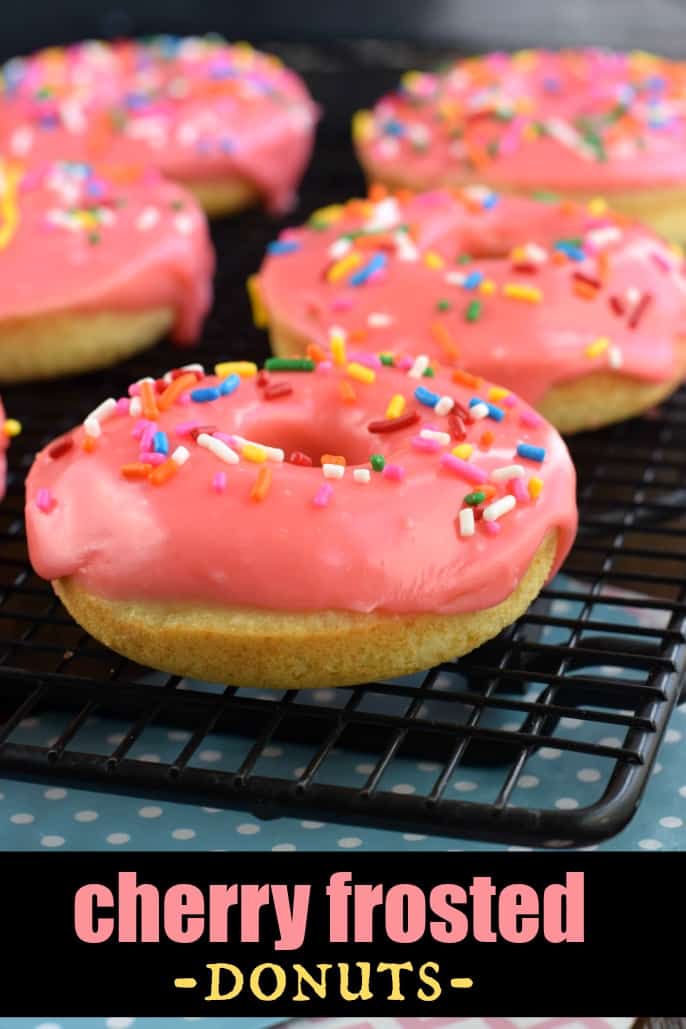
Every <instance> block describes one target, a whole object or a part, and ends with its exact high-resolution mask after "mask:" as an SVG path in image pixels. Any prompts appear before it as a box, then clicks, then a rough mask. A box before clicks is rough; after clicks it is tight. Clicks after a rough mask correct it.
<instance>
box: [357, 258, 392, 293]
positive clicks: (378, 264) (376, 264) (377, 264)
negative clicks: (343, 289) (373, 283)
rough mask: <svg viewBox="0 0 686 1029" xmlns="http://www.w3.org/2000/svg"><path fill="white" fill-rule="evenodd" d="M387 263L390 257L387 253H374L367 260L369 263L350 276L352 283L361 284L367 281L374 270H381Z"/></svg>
mask: <svg viewBox="0 0 686 1029" xmlns="http://www.w3.org/2000/svg"><path fill="white" fill-rule="evenodd" d="M387 263H388V258H387V257H386V255H385V254H381V253H379V254H374V255H373V256H372V257H371V258H370V259H369V260H368V261H367V263H366V264H365V265H364V266H363V267H362V268H360V269H359V271H356V272H355V273H354V274H353V275H351V276H350V279H349V282H350V285H351V286H361V285H362V284H363V283H365V282H366V281H367V279H368V278H369V277H370V275H373V274H374V272H378V271H381V269H382V268H385V266H386V264H387Z"/></svg>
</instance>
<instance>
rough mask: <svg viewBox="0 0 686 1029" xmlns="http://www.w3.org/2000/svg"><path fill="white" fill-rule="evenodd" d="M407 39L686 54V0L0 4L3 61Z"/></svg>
mask: <svg viewBox="0 0 686 1029" xmlns="http://www.w3.org/2000/svg"><path fill="white" fill-rule="evenodd" d="M208 30H214V31H218V32H222V33H224V34H226V35H227V36H229V37H230V38H233V39H240V38H246V39H250V40H254V41H258V42H259V41H268V40H271V39H282V40H298V39H299V40H311V41H324V40H327V41H333V40H337V39H345V38H347V39H351V38H378V39H411V40H415V41H417V42H419V41H423V42H427V43H438V44H441V45H443V46H455V48H456V49H459V50H481V49H487V48H498V47H502V48H505V49H510V48H517V47H522V46H530V45H533V46H537V45H546V44H547V45H550V46H564V45H578V44H583V43H600V44H605V45H609V46H615V47H622V48H631V47H641V48H644V49H652V50H655V51H658V52H662V53H665V54H670V55H674V56H681V55H684V54H686V0H367V2H364V0H347V2H346V0H280V2H274V0H252V2H250V0H241V2H231V0H33V2H30V0H29V2H28V3H27V4H26V5H25V6H24V5H23V4H22V3H20V2H18V0H0V57H8V56H11V55H12V54H15V53H21V52H25V51H27V50H32V49H34V48H36V47H37V46H43V45H46V44H53V43H65V42H68V41H70V40H76V39H79V38H84V37H93V36H106V37H111V36H116V35H140V34H145V33H150V32H160V31H164V32H173V33H187V32H193V31H196V32H197V31H208Z"/></svg>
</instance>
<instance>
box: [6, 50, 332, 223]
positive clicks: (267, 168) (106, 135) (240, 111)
mask: <svg viewBox="0 0 686 1029" xmlns="http://www.w3.org/2000/svg"><path fill="white" fill-rule="evenodd" d="M3 81H4V86H5V89H4V95H3V89H2V85H3ZM316 117H317V109H316V107H315V105H314V103H313V102H312V100H311V98H310V96H309V94H308V92H307V90H306V88H305V86H304V84H303V82H302V81H301V80H300V78H299V77H298V76H297V75H296V74H295V73H294V72H292V71H290V70H289V69H287V68H284V67H283V66H282V65H281V63H280V62H279V61H278V59H277V58H275V57H272V56H270V55H267V54H262V53H260V52H259V51H257V50H253V48H252V47H250V46H248V45H247V44H238V45H235V46H230V45H228V44H227V43H225V42H223V41H221V40H220V39H218V38H216V37H205V38H195V37H190V38H186V39H178V38H175V37H171V36H164V37H158V38H156V39H153V40H151V41H148V42H145V43H142V42H136V41H122V42H118V43H114V44H106V43H102V42H87V43H80V44H78V45H75V46H70V47H67V48H65V49H56V48H53V49H50V50H43V51H40V52H38V53H36V54H34V55H33V56H31V57H27V58H17V59H15V60H13V61H10V62H8V64H7V65H5V67H4V69H3V70H2V73H1V74H0V151H4V152H6V153H7V154H9V155H10V156H12V157H16V158H18V159H20V160H29V159H30V160H31V161H34V162H35V161H36V160H54V159H60V160H62V159H70V160H77V161H91V160H102V159H104V158H106V159H107V160H112V161H119V162H123V161H129V162H133V163H136V162H137V163H145V164H152V165H154V166H156V167H157V168H158V169H159V170H160V171H162V172H163V173H164V174H166V175H168V176H169V177H170V178H172V179H176V180H179V181H181V182H183V183H188V184H192V183H194V182H203V183H205V182H215V181H216V182H221V181H223V180H225V179H227V178H232V177H240V178H244V179H247V180H248V181H249V182H251V183H252V184H253V185H254V186H255V187H256V188H257V189H258V190H259V191H260V193H261V194H262V195H263V196H264V198H265V201H266V202H267V203H268V205H269V206H270V207H271V208H273V209H275V210H282V209H285V208H287V207H289V206H290V204H291V203H292V200H293V195H294V191H295V188H296V186H297V184H298V182H299V180H300V177H301V175H302V172H303V169H304V167H305V165H306V163H307V161H308V159H309V156H310V152H311V149H312V140H313V131H314V124H315V121H316Z"/></svg>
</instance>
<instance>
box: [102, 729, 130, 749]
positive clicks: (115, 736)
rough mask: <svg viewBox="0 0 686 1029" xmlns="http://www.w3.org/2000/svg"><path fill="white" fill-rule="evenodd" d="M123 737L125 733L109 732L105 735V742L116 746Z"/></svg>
mask: <svg viewBox="0 0 686 1029" xmlns="http://www.w3.org/2000/svg"><path fill="white" fill-rule="evenodd" d="M125 738H126V734H125V733H123V732H111V733H110V734H109V736H107V737H106V739H107V742H108V743H111V744H112V746H114V747H116V746H118V745H119V744H120V743H121V742H122V741H123V740H124V739H125Z"/></svg>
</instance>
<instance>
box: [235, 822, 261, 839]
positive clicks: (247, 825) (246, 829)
mask: <svg viewBox="0 0 686 1029" xmlns="http://www.w3.org/2000/svg"><path fill="white" fill-rule="evenodd" d="M261 828H262V827H261V826H259V825H255V823H254V822H242V823H241V824H240V825H237V826H236V832H238V833H240V834H241V836H254V835H255V834H256V833H258V832H260V830H261Z"/></svg>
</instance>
